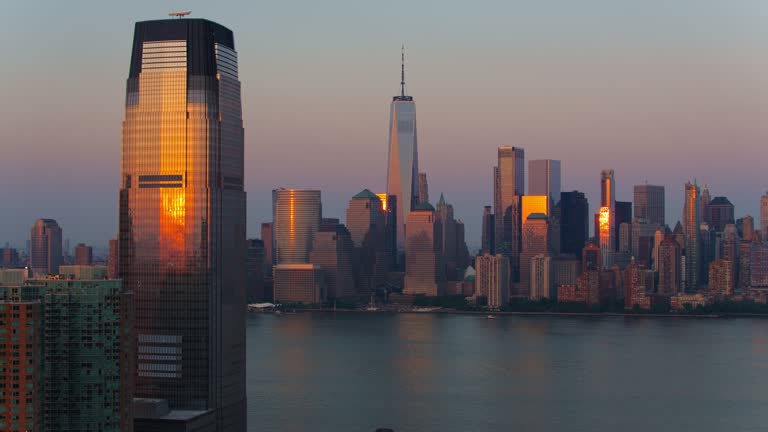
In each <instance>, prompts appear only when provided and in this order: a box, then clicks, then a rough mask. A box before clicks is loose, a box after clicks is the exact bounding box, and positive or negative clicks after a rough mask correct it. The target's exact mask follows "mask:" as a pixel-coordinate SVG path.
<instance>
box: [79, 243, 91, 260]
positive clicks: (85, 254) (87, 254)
mask: <svg viewBox="0 0 768 432" xmlns="http://www.w3.org/2000/svg"><path fill="white" fill-rule="evenodd" d="M91 264H93V248H92V247H90V246H88V245H86V244H85V243H78V244H77V246H75V265H91Z"/></svg>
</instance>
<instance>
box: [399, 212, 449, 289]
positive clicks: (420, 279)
mask: <svg viewBox="0 0 768 432" xmlns="http://www.w3.org/2000/svg"><path fill="white" fill-rule="evenodd" d="M406 234H407V241H406V246H405V261H406V264H405V286H404V287H403V293H405V294H425V295H428V296H439V295H443V291H444V285H445V283H444V282H445V267H444V265H443V257H442V254H441V249H442V246H441V245H442V234H443V229H442V226H441V224H440V219H439V218H438V217H437V216H436V215H435V209H434V207H432V206H431V205H430V204H420V205H418V206H416V208H415V209H414V210H413V211H412V212H410V213H409V214H408V222H407V224H406Z"/></svg>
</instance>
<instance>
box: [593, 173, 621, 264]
mask: <svg viewBox="0 0 768 432" xmlns="http://www.w3.org/2000/svg"><path fill="white" fill-rule="evenodd" d="M614 179H615V175H614V172H613V170H612V169H606V170H603V171H602V172H601V173H600V213H599V214H598V221H599V223H598V232H597V233H596V234H595V236H596V237H598V239H599V240H600V253H601V255H602V259H603V263H602V264H603V267H602V268H603V269H608V268H611V266H612V265H613V251H614V249H615V248H616V228H615V227H616V182H615V181H614Z"/></svg>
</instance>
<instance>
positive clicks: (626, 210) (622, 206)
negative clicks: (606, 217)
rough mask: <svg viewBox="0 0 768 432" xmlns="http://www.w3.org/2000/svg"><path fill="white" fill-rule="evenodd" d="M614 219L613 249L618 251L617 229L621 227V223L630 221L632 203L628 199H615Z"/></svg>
mask: <svg viewBox="0 0 768 432" xmlns="http://www.w3.org/2000/svg"><path fill="white" fill-rule="evenodd" d="M614 215H615V220H614V229H615V230H616V232H615V233H614V237H613V238H614V241H615V242H616V243H615V249H614V250H615V251H617V252H618V251H619V234H620V233H619V230H620V229H621V224H624V223H626V224H630V223H632V203H631V202H628V201H616V207H615V211H614Z"/></svg>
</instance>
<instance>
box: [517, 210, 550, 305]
mask: <svg viewBox="0 0 768 432" xmlns="http://www.w3.org/2000/svg"><path fill="white" fill-rule="evenodd" d="M549 235H550V234H549V219H548V218H547V216H546V215H545V214H543V213H532V214H531V215H530V216H528V218H527V219H526V221H525V223H524V224H523V239H522V240H523V242H522V246H523V247H522V250H521V252H520V293H516V294H522V295H525V296H528V295H529V294H530V292H531V259H532V258H533V257H535V256H536V255H540V254H541V255H545V256H546V255H549V250H550V249H549V247H548V246H549Z"/></svg>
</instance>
